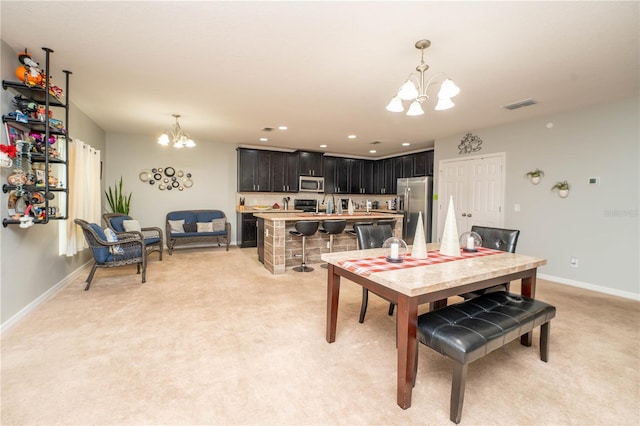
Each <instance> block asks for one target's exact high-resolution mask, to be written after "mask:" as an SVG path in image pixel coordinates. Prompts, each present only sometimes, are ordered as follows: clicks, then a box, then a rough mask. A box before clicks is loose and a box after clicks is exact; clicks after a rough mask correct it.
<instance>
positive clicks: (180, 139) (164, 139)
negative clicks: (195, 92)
mask: <svg viewBox="0 0 640 426" xmlns="http://www.w3.org/2000/svg"><path fill="white" fill-rule="evenodd" d="M172 115H173V116H174V117H175V118H176V124H174V125H173V128H172V129H170V130H165V132H164V133H163V134H162V135H161V136H160V137H159V138H158V143H159V144H160V145H164V146H168V145H169V144H170V143H172V144H173V147H174V148H178V149H180V148H185V147H186V148H193V147H194V146H196V143H195V142H194V141H193V140H192V139H191V137H190V136H189V135H188V134H186V133H185V132H183V131H182V128H181V127H180V123H178V118H180V114H172Z"/></svg>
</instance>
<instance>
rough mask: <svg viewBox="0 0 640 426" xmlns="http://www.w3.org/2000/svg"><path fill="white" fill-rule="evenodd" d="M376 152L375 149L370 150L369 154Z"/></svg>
mask: <svg viewBox="0 0 640 426" xmlns="http://www.w3.org/2000/svg"><path fill="white" fill-rule="evenodd" d="M376 152H377V151H376V150H375V149H370V150H369V154H375V153H376Z"/></svg>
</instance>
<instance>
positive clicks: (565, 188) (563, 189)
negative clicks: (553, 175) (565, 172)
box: [551, 180, 569, 198]
mask: <svg viewBox="0 0 640 426" xmlns="http://www.w3.org/2000/svg"><path fill="white" fill-rule="evenodd" d="M554 189H557V190H558V195H559V196H560V198H566V197H567V196H568V195H569V182H567V181H566V180H563V181H561V182H556V184H555V185H553V186H552V187H551V190H552V191H553V190H554Z"/></svg>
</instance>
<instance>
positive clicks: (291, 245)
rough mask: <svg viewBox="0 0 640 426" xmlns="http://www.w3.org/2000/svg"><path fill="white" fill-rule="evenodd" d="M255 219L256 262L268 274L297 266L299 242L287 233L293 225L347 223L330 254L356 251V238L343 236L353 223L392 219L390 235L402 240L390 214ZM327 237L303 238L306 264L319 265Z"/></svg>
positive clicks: (281, 215)
mask: <svg viewBox="0 0 640 426" xmlns="http://www.w3.org/2000/svg"><path fill="white" fill-rule="evenodd" d="M253 215H254V216H255V217H257V218H258V253H259V255H258V258H259V260H260V261H261V262H262V263H263V264H264V267H265V268H266V269H267V270H268V271H269V272H271V273H272V274H284V273H285V271H286V268H287V267H292V266H298V265H300V263H301V258H300V257H295V255H298V256H299V255H301V254H302V238H300V237H296V236H293V235H291V234H290V233H289V231H292V230H295V224H296V222H298V221H301V220H317V221H318V222H320V228H322V222H323V221H324V220H336V219H344V220H346V221H347V226H346V228H345V232H343V233H342V234H338V235H335V236H334V238H333V251H334V252H338V251H348V250H356V249H357V243H356V238H355V237H354V236H353V235H351V234H348V233H346V230H349V229H352V228H353V224H354V223H355V222H373V223H376V222H377V221H378V220H380V219H383V220H384V219H387V220H388V219H396V220H397V222H396V226H395V228H394V230H393V235H394V236H396V237H398V238H402V215H401V214H396V213H395V212H394V211H392V210H390V211H389V213H380V212H371V213H369V214H367V213H366V212H355V213H354V214H353V215H349V214H325V213H319V214H318V213H267V212H264V213H254V214H253ZM328 243H329V235H327V234H324V233H321V232H316V233H315V234H314V235H313V236H311V237H307V242H306V257H307V259H306V263H307V264H314V263H321V262H322V260H321V259H320V255H321V254H322V253H329V247H328Z"/></svg>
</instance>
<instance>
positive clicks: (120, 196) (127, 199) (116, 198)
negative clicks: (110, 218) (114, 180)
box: [104, 177, 131, 215]
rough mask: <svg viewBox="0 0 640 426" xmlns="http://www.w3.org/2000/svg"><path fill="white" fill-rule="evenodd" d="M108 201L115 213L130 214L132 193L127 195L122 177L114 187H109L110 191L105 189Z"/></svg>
mask: <svg viewBox="0 0 640 426" xmlns="http://www.w3.org/2000/svg"><path fill="white" fill-rule="evenodd" d="M104 195H105V196H106V197H107V202H108V203H109V207H110V208H111V211H112V212H113V213H122V214H126V215H129V205H130V204H131V193H129V195H126V194H125V193H124V191H123V189H122V177H120V182H119V183H118V184H117V185H116V186H115V187H114V188H113V190H112V189H111V187H109V191H105V192H104Z"/></svg>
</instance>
